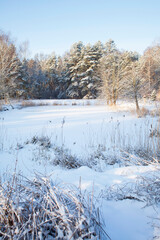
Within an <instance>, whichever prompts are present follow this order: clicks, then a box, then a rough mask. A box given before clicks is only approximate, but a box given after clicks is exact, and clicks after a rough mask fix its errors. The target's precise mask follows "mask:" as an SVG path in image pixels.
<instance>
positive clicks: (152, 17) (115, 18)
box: [0, 0, 160, 56]
mask: <svg viewBox="0 0 160 240" xmlns="http://www.w3.org/2000/svg"><path fill="white" fill-rule="evenodd" d="M0 29H1V30H3V31H5V32H6V33H8V32H10V33H11V36H12V37H14V38H15V39H17V42H18V43H21V42H23V41H26V40H28V41H29V48H30V51H31V55H32V56H33V55H34V54H35V53H46V54H49V53H51V52H53V51H54V52H55V53H57V54H63V53H64V52H65V51H67V50H69V49H70V47H71V45H72V44H73V43H74V42H77V41H79V40H81V41H82V42H83V43H84V44H86V43H88V42H90V43H91V44H93V43H95V42H96V41H98V40H100V41H102V42H103V43H104V42H106V41H107V40H108V39H110V38H112V39H113V40H114V41H115V43H116V45H117V47H118V48H119V49H126V50H132V51H138V52H140V53H143V51H144V50H145V49H146V47H148V46H149V45H151V44H152V42H153V41H155V40H156V41H160V0H0Z"/></svg>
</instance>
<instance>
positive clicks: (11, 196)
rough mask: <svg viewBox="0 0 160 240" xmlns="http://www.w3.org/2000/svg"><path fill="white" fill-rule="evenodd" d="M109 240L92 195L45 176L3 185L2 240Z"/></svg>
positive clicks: (0, 207)
mask: <svg viewBox="0 0 160 240" xmlns="http://www.w3.org/2000/svg"><path fill="white" fill-rule="evenodd" d="M103 237H104V239H109V237H108V236H107V235H106V233H105V232H104V230H103V228H102V223H101V221H100V217H99V211H98V209H96V208H95V207H94V204H93V196H91V197H90V204H89V205H88V204H86V202H85V199H84V196H83V195H82V194H81V191H80V189H77V188H74V187H71V186H66V184H64V185H56V184H54V183H53V182H52V181H50V180H49V179H48V178H46V177H42V176H37V175H36V176H35V178H34V179H33V180H32V181H31V180H29V179H24V178H23V177H20V176H19V177H17V176H15V175H14V177H13V180H12V181H11V183H8V184H2V183H1V184H0V239H1V240H2V239H16V240H17V239H37V240H38V239H64V240H65V239H66V240H67V239H103Z"/></svg>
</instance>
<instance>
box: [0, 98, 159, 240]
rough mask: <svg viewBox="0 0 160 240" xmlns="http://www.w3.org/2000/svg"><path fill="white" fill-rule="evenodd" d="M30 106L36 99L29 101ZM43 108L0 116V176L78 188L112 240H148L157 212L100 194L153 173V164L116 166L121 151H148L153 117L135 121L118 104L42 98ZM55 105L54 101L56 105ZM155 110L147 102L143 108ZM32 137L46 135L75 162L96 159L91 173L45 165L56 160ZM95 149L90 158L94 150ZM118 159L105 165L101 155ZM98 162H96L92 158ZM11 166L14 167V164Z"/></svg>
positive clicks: (127, 107) (85, 169)
mask: <svg viewBox="0 0 160 240" xmlns="http://www.w3.org/2000/svg"><path fill="white" fill-rule="evenodd" d="M33 102H34V103H35V104H37V105H38V104H39V105H40V103H42V101H39V100H36V101H33ZM43 103H45V104H47V105H46V106H31V107H26V108H19V106H20V103H16V104H15V106H16V108H15V109H13V110H10V111H4V112H0V176H1V177H2V179H3V178H6V173H7V174H11V173H12V172H14V171H15V166H16V171H17V172H21V173H23V174H24V175H25V176H27V177H33V176H34V173H35V172H39V173H43V174H44V175H49V176H51V177H52V179H53V180H54V181H56V182H64V183H69V184H73V185H76V186H77V187H78V186H79V183H80V180H81V190H82V191H84V192H85V191H86V192H87V193H88V194H89V193H91V192H92V191H93V189H94V198H95V199H96V202H97V205H98V206H99V207H100V208H101V211H102V214H103V218H104V221H105V231H106V232H107V233H108V234H109V236H110V237H111V239H114V240H119V239H122V240H135V239H136V240H146V239H152V238H153V237H154V236H155V234H156V233H157V231H158V230H157V228H154V227H153V226H152V222H153V219H152V218H153V217H154V218H156V217H158V216H159V214H160V213H159V208H158V207H157V208H156V211H155V209H154V208H153V207H152V206H150V207H145V208H144V206H145V203H143V202H138V201H134V200H122V201H115V200H110V201H109V200H107V199H105V194H104V193H105V190H106V189H107V188H108V187H111V186H114V185H116V184H118V186H123V185H125V184H128V183H129V184H136V182H137V178H138V177H140V176H143V177H144V176H147V175H148V174H149V175H151V174H154V172H159V167H157V165H148V166H135V165H132V164H130V165H131V166H125V164H122V163H121V161H120V160H121V159H122V158H123V157H124V153H126V151H127V150H129V151H131V154H134V153H133V152H132V151H133V149H138V150H139V149H142V150H143V149H144V150H145V149H146V148H150V150H151V151H152V150H153V146H154V147H155V148H156V147H158V145H156V144H157V140H156V139H153V138H150V137H149V135H150V132H151V130H152V129H154V128H156V127H157V126H158V118H157V117H153V116H147V117H145V118H143V117H142V118H137V116H136V114H133V109H134V105H133V104H126V103H119V104H118V107H117V108H113V107H108V106H106V105H105V104H104V102H101V101H96V100H92V101H89V100H63V101H62V100H61V101H58V100H54V101H53V100H45V101H43ZM55 103H58V105H56V104H55ZM154 107H155V106H154V105H153V104H149V105H148V106H147V108H148V109H152V108H154ZM35 136H38V137H44V136H45V137H48V138H49V140H50V141H51V144H52V145H54V146H57V147H65V148H66V149H69V151H70V153H71V154H72V155H73V156H76V157H77V158H78V159H79V160H80V161H81V160H84V162H87V161H89V159H91V157H93V158H96V159H97V158H99V159H100V160H99V163H98V164H97V166H94V167H93V168H92V169H91V168H89V167H88V166H87V165H86V166H81V167H79V168H77V169H70V170H68V169H65V168H62V167H60V166H54V165H53V164H51V162H52V160H53V159H54V158H55V157H56V155H55V152H54V151H53V150H52V149H50V148H48V149H47V148H43V147H42V146H40V144H39V145H38V144H33V143H31V139H32V138H33V137H35ZM98 149H99V151H100V153H99V154H100V155H99V156H98V157H96V155H95V152H96V154H97V151H98ZM101 153H103V156H104V157H106V158H107V157H108V159H114V158H116V159H118V161H117V162H116V163H115V164H114V165H107V164H106V162H105V161H104V159H103V158H102V156H101ZM97 161H98V160H97ZM16 162H17V163H16Z"/></svg>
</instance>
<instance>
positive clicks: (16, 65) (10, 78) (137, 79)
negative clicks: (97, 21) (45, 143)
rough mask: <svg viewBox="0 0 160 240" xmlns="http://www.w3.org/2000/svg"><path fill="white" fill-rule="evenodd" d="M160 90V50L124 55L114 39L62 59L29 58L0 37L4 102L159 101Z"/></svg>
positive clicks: (4, 36)
mask: <svg viewBox="0 0 160 240" xmlns="http://www.w3.org/2000/svg"><path fill="white" fill-rule="evenodd" d="M159 89H160V45H159V44H155V45H153V46H150V47H148V48H147V49H146V50H145V51H144V54H143V55H140V54H138V53H136V52H131V51H126V50H123V51H121V50H119V49H118V48H117V47H116V45H115V42H114V41H113V40H108V41H107V42H106V43H105V44H103V43H102V42H100V41H98V42H96V43H95V44H93V45H91V44H86V45H84V44H83V43H82V42H81V41H79V42H77V43H75V44H73V45H72V46H71V48H70V50H69V51H68V52H66V53H65V54H64V55H63V56H57V55H56V54H55V53H52V54H50V55H43V54H37V55H36V56H35V57H34V58H30V59H28V58H27V57H26V47H25V45H24V46H21V47H20V48H18V47H16V45H15V43H14V41H13V40H12V39H11V38H10V36H9V35H8V34H5V33H4V32H2V31H1V32H0V99H9V98H25V99H34V98H38V99H42V98H46V99H49V98H51V99H55V98H57V99H66V98H76V99H82V98H84V99H93V98H97V97H99V96H101V97H104V98H106V101H107V103H108V104H116V102H117V100H118V99H134V100H135V103H136V107H137V110H138V109H139V105H138V99H139V98H140V97H146V98H151V99H153V100H155V99H156V97H158V95H159Z"/></svg>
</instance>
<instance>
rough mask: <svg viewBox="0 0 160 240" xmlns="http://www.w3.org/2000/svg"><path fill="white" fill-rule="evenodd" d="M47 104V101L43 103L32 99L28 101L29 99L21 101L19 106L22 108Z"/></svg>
mask: <svg viewBox="0 0 160 240" xmlns="http://www.w3.org/2000/svg"><path fill="white" fill-rule="evenodd" d="M48 105H49V104H48V103H45V102H38V103H36V102H34V101H30V100H26V101H22V102H21V104H20V106H21V107H22V108H25V107H37V106H48Z"/></svg>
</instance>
